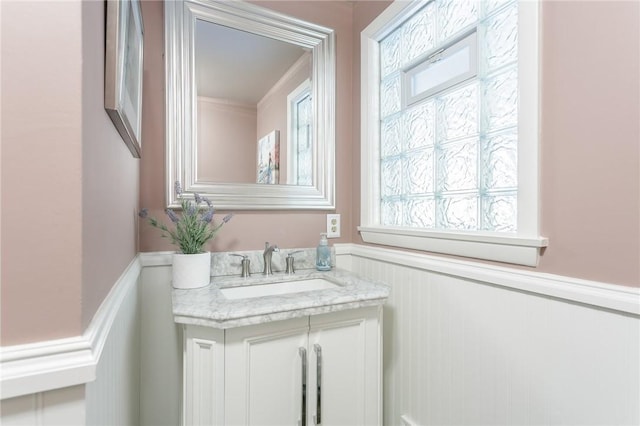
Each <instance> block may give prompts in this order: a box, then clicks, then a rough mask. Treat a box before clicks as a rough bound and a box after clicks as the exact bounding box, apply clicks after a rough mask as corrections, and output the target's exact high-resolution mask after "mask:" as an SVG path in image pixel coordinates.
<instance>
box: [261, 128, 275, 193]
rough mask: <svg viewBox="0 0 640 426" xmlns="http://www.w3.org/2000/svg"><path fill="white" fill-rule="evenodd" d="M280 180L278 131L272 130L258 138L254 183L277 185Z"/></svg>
mask: <svg viewBox="0 0 640 426" xmlns="http://www.w3.org/2000/svg"><path fill="white" fill-rule="evenodd" d="M279 182H280V131H279V130H273V131H271V132H270V133H269V134H267V135H266V136H263V137H262V138H260V139H258V158H257V179H256V183H265V184H270V185H277V184H278V183H279Z"/></svg>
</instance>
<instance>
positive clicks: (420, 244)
mask: <svg viewBox="0 0 640 426" xmlns="http://www.w3.org/2000/svg"><path fill="white" fill-rule="evenodd" d="M358 231H360V234H361V236H362V239H363V241H364V242H366V243H373V244H382V245H386V246H393V247H402V248H407V249H414V250H422V251H430V252H434V253H443V254H451V255H456V256H464V257H472V258H476V259H484V260H493V261H497V262H506V263H512V264H516V265H525V266H537V265H538V256H539V252H540V249H541V248H542V247H546V246H547V244H548V240H547V239H546V238H544V237H522V236H517V235H514V236H505V235H499V234H479V233H466V232H437V231H421V230H415V229H406V228H389V227H374V226H359V227H358Z"/></svg>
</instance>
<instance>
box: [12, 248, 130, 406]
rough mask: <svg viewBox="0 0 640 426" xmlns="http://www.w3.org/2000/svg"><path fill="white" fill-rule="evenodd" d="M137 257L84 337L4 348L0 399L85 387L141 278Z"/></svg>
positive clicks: (103, 303)
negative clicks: (119, 312)
mask: <svg viewBox="0 0 640 426" xmlns="http://www.w3.org/2000/svg"><path fill="white" fill-rule="evenodd" d="M140 271H141V262H140V257H139V256H136V257H135V258H134V259H133V260H132V261H131V263H129V265H128V266H127V268H126V269H125V270H124V272H123V273H122V275H121V276H120V277H119V278H118V280H117V281H116V283H115V284H114V285H113V287H112V288H111V290H110V291H109V293H108V294H107V297H106V298H105V299H104V301H103V302H102V304H101V305H100V307H99V308H98V310H97V311H96V313H95V315H94V317H93V319H92V320H91V323H90V324H89V326H88V327H87V329H86V330H85V332H84V333H83V334H82V335H81V336H75V337H68V338H64V339H55V340H45V341H41V342H35V343H27V344H24V345H14V346H4V347H2V348H0V365H1V368H2V376H1V378H0V399H3V400H4V399H8V398H13V397H17V396H21V395H28V394H33V393H37V392H45V391H48V390H53V389H59V388H64V387H69V386H74V385H80V384H85V383H88V382H91V381H93V380H95V378H96V366H97V364H98V362H99V361H100V356H101V354H102V350H103V348H104V345H105V342H106V340H107V338H108V336H109V332H110V330H111V326H112V325H113V322H114V319H115V318H116V315H117V313H118V311H119V309H120V306H121V305H122V303H123V301H124V298H125V296H126V294H127V293H128V291H129V289H130V288H131V287H132V286H135V285H136V284H137V282H138V277H139V276H140Z"/></svg>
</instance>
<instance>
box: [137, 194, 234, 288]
mask: <svg viewBox="0 0 640 426" xmlns="http://www.w3.org/2000/svg"><path fill="white" fill-rule="evenodd" d="M175 190H176V194H177V195H178V196H179V197H180V196H181V195H182V188H181V186H180V182H176V183H175ZM181 207H182V213H176V212H174V211H173V210H171V209H166V210H165V212H166V214H167V216H168V217H169V219H170V220H171V222H172V223H173V229H170V228H168V227H167V226H166V225H165V224H164V223H162V222H159V221H158V220H157V219H155V218H153V217H148V212H147V209H142V210H140V213H139V216H140V217H141V218H148V220H149V224H150V225H151V226H153V227H154V228H158V229H160V231H162V236H163V237H165V238H170V239H171V243H172V244H175V245H177V246H178V247H179V248H180V251H179V252H176V253H174V254H173V262H172V264H173V268H172V276H173V287H174V288H197V287H203V286H205V285H207V284H209V281H210V275H211V254H210V253H209V252H208V251H204V250H203V247H204V245H205V244H206V243H207V242H208V241H209V240H212V239H213V238H215V236H216V235H217V233H218V232H219V231H220V229H221V228H222V227H223V226H224V225H225V224H226V223H227V222H229V220H231V217H232V216H233V213H230V214H228V215H226V216H225V217H224V218H222V220H221V221H220V222H219V223H218V224H216V223H215V222H214V220H213V216H214V214H215V209H214V208H213V205H212V204H211V201H209V200H208V199H207V198H205V197H201V196H200V195H199V194H194V199H193V200H191V199H188V198H186V197H182V201H181Z"/></svg>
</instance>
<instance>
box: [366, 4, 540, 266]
mask: <svg viewBox="0 0 640 426" xmlns="http://www.w3.org/2000/svg"><path fill="white" fill-rule="evenodd" d="M423 5H424V2H420V1H416V2H406V1H395V2H394V3H392V4H391V5H389V7H388V8H387V9H385V10H384V12H383V13H382V14H380V15H379V16H378V17H377V18H376V19H375V20H374V21H373V22H372V23H371V24H370V25H369V26H368V27H367V28H365V29H364V31H362V33H361V52H362V56H361V64H360V65H361V105H360V106H361V114H360V115H361V129H360V131H361V164H362V166H361V170H362V172H361V191H360V192H361V218H360V220H361V226H359V227H358V230H359V231H360V234H361V236H362V239H363V240H364V241H365V242H367V243H375V244H383V245H389V246H394V247H403V248H409V249H416V250H425V251H431V252H436V253H444V254H452V255H459V256H465V257H473V258H477V259H486V260H494V261H499V262H507V263H514V264H520V265H527V266H537V264H538V258H539V252H540V248H542V247H545V246H547V244H548V240H547V239H546V238H544V237H541V236H540V234H539V189H538V166H539V149H538V140H539V131H540V130H539V129H540V128H539V67H540V59H539V48H540V43H539V19H540V18H539V15H540V5H539V2H538V1H526V0H525V1H520V2H519V4H518V7H519V12H518V13H519V16H518V64H519V66H518V84H519V96H518V165H519V166H518V232H517V233H516V234H500V233H491V234H488V233H484V232H457V231H443V230H438V231H430V230H417V229H414V228H401V227H389V226H381V225H380V224H379V217H380V216H379V213H380V203H379V200H380V193H379V191H380V185H379V182H380V167H379V164H380V152H379V147H380V126H379V123H380V113H379V81H380V70H379V65H378V64H379V41H380V40H381V39H382V38H384V37H385V36H386V35H387V34H388V33H389V32H390V31H391V30H392V28H393V27H392V24H393V23H396V22H402V21H404V20H405V19H406V18H407V17H408V16H411V15H412V14H413V13H414V12H415V11H416V10H418V9H419V8H420V7H422V6H423Z"/></svg>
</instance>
